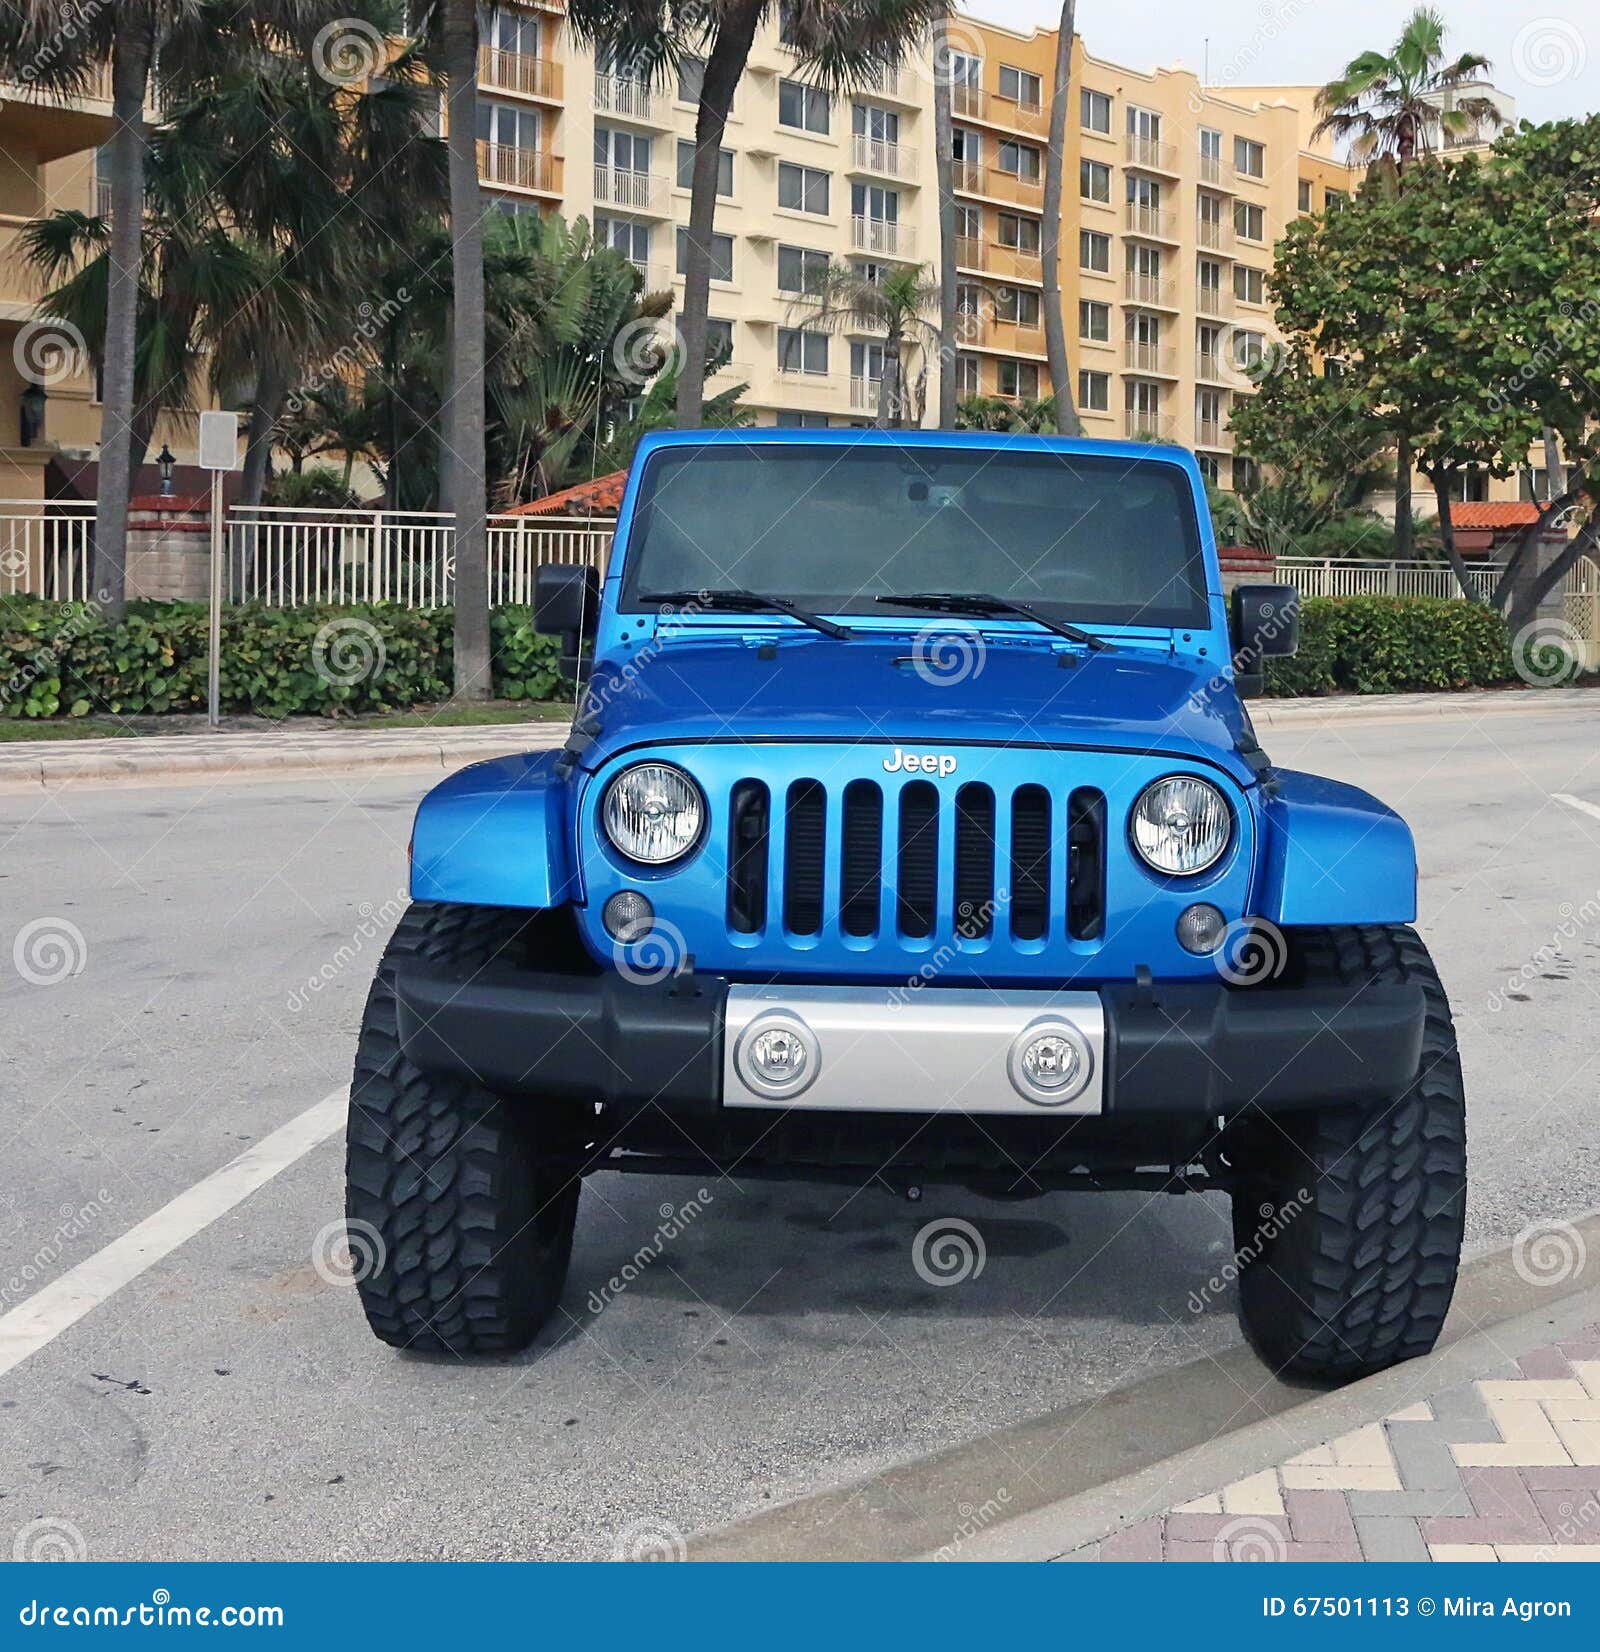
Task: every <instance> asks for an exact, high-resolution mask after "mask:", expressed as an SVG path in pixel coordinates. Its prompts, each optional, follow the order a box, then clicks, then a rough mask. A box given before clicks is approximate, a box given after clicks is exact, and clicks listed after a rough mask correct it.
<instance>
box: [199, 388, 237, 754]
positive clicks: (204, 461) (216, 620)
mask: <svg viewBox="0 0 1600 1652" xmlns="http://www.w3.org/2000/svg"><path fill="white" fill-rule="evenodd" d="M200 468H201V469H202V470H209V471H210V472H211V627H210V630H211V637H210V657H209V659H208V661H207V672H206V721H207V722H208V723H210V725H211V727H212V728H215V727H216V726H217V722H218V716H217V710H218V700H219V698H220V688H221V680H222V477H223V473H224V472H225V471H230V470H238V469H239V468H240V466H239V415H238V414H237V413H202V414H201V415H200Z"/></svg>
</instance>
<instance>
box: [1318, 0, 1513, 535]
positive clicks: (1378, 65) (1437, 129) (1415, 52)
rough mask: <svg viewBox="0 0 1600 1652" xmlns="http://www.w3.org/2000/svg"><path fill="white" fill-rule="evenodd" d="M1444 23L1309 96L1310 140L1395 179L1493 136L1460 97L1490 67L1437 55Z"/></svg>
mask: <svg viewBox="0 0 1600 1652" xmlns="http://www.w3.org/2000/svg"><path fill="white" fill-rule="evenodd" d="M1444 36H1445V21H1444V18H1443V17H1442V16H1440V14H1439V13H1438V12H1436V11H1434V10H1433V9H1432V8H1431V7H1429V6H1418V7H1417V9H1416V10H1415V11H1414V12H1412V14H1411V16H1410V17H1409V18H1407V19H1406V23H1405V27H1404V28H1403V29H1402V30H1401V31H1400V38H1399V39H1398V40H1397V41H1396V42H1395V43H1394V45H1393V46H1392V47H1391V48H1390V49H1389V50H1388V51H1387V52H1363V53H1362V54H1361V55H1360V56H1359V57H1356V58H1352V59H1351V60H1350V62H1349V63H1347V64H1346V65H1345V68H1344V73H1343V74H1342V75H1340V76H1339V77H1338V78H1337V79H1335V80H1330V81H1329V82H1328V84H1327V85H1326V86H1324V87H1323V88H1322V90H1321V91H1319V92H1318V93H1317V99H1316V105H1317V110H1318V113H1319V115H1320V117H1321V118H1320V119H1319V120H1318V122H1317V124H1316V126H1315V127H1314V128H1313V129H1312V134H1311V135H1312V137H1313V138H1317V137H1321V136H1322V135H1323V134H1324V133H1328V134H1331V135H1332V136H1333V137H1335V138H1337V139H1339V140H1341V141H1343V142H1347V143H1348V144H1349V145H1350V153H1351V155H1352V157H1353V158H1354V159H1356V160H1358V161H1365V162H1372V163H1375V164H1377V165H1379V166H1381V167H1383V168H1385V169H1387V170H1388V171H1390V172H1391V173H1392V174H1393V176H1394V177H1395V178H1396V179H1398V178H1399V177H1400V176H1401V174H1403V173H1404V171H1405V169H1406V167H1408V166H1409V165H1410V164H1411V163H1412V162H1413V161H1414V160H1416V159H1417V157H1418V156H1419V155H1425V154H1428V153H1429V152H1430V151H1432V150H1434V149H1436V148H1438V147H1439V146H1440V141H1441V140H1442V139H1444V138H1451V137H1462V136H1466V135H1468V134H1470V133H1473V132H1478V131H1482V130H1484V129H1485V128H1488V129H1490V130H1494V129H1497V128H1499V127H1501V126H1503V125H1504V124H1505V116H1504V115H1502V114H1501V112H1500V109H1499V107H1498V106H1497V105H1496V104H1495V103H1494V102H1493V101H1492V100H1491V99H1489V98H1486V97H1482V96H1479V95H1477V94H1475V93H1472V92H1470V91H1469V92H1468V94H1467V95H1466V96H1465V97H1456V96H1453V95H1451V96H1450V102H1451V104H1452V107H1450V108H1446V107H1445V101H1446V95H1447V94H1455V93H1456V92H1458V91H1460V90H1461V89H1462V88H1463V87H1471V86H1474V85H1476V84H1477V83H1478V82H1479V80H1480V79H1481V77H1482V76H1483V75H1485V74H1486V73H1487V72H1488V71H1489V69H1490V68H1491V67H1492V65H1491V64H1490V62H1489V59H1488V58H1486V57H1484V56H1482V55H1481V54H1480V53H1478V52H1463V53H1462V54H1461V55H1460V56H1459V57H1457V58H1455V59H1454V60H1453V61H1451V62H1446V61H1445V55H1444ZM1395 447H1396V453H1395V485H1394V537H1395V555H1396V556H1397V557H1399V558H1401V559H1405V558H1409V557H1410V556H1411V554H1412V550H1413V548H1414V545H1415V537H1416V529H1415V516H1414V512H1413V509H1412V502H1411V491H1412V490H1411V471H1412V461H1411V451H1412V449H1411V441H1410V438H1409V437H1407V436H1404V435H1402V436H1400V437H1399V438H1398V440H1397V441H1396V444H1395Z"/></svg>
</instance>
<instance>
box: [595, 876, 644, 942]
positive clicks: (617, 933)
mask: <svg viewBox="0 0 1600 1652" xmlns="http://www.w3.org/2000/svg"><path fill="white" fill-rule="evenodd" d="M600 921H601V923H603V924H604V925H605V926H606V934H608V935H609V936H610V937H611V939H612V940H613V941H617V942H619V943H620V944H621V945H623V946H632V945H633V943H634V942H635V941H642V940H643V939H644V938H645V936H646V935H648V934H649V933H650V929H651V926H652V925H653V924H654V923H655V921H656V909H655V908H654V907H653V906H652V905H651V904H650V902H649V901H648V900H647V899H646V898H645V897H644V896H643V895H641V894H640V893H639V891H638V890H637V889H619V890H618V891H617V893H616V894H615V895H613V896H612V897H611V899H610V900H608V901H607V902H606V904H605V906H604V907H603V908H602V910H601V913H600Z"/></svg>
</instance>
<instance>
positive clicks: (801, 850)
mask: <svg viewBox="0 0 1600 1652" xmlns="http://www.w3.org/2000/svg"><path fill="white" fill-rule="evenodd" d="M785 809H786V813H785V828H786V833H785V835H786V837H787V843H786V845H785V849H784V857H783V927H784V928H785V929H787V930H788V931H789V933H790V934H791V935H815V934H818V933H819V932H820V931H821V929H822V886H823V880H824V877H825V876H826V869H827V850H826V843H827V835H828V789H827V787H826V786H824V785H823V784H822V782H821V781H820V780H797V781H795V783H794V784H793V785H792V786H791V787H790V788H789V796H788V799H787V802H786V805H785Z"/></svg>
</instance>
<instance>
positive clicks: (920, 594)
mask: <svg viewBox="0 0 1600 1652" xmlns="http://www.w3.org/2000/svg"><path fill="white" fill-rule="evenodd" d="M872 600H873V601H874V602H886V603H889V604H890V605H891V606H893V607H896V608H931V609H933V610H935V611H936V612H938V613H944V614H975V615H980V616H981V615H985V614H987V615H992V616H996V617H998V616H1000V615H1002V614H1015V615H1016V616H1017V617H1018V618H1020V619H1030V620H1032V621H1033V623H1034V624H1035V625H1042V626H1043V627H1044V628H1045V630H1046V631H1053V632H1055V634H1056V635H1057V636H1058V637H1066V638H1067V639H1068V640H1069V641H1071V642H1081V643H1082V644H1083V646H1084V647H1085V648H1089V649H1092V650H1093V651H1094V652H1095V653H1097V654H1099V653H1103V652H1105V651H1106V650H1108V649H1110V648H1112V647H1114V646H1115V645H1114V644H1112V643H1109V642H1107V641H1106V639H1105V638H1104V637H1097V636H1096V635H1095V634H1094V632H1092V631H1085V630H1084V629H1083V628H1082V627H1081V626H1077V625H1068V624H1067V622H1066V621H1065V620H1058V619H1052V618H1051V617H1050V616H1049V615H1048V614H1041V613H1040V612H1039V610H1038V609H1037V608H1035V607H1034V606H1033V604H1032V603H1031V602H1013V601H1012V600H1011V598H1010V597H996V596H989V595H986V594H985V593H983V592H981V591H974V592H970V593H969V592H964V591H913V592H911V593H910V594H909V595H908V596H903V597H874V598H873V599H872Z"/></svg>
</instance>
